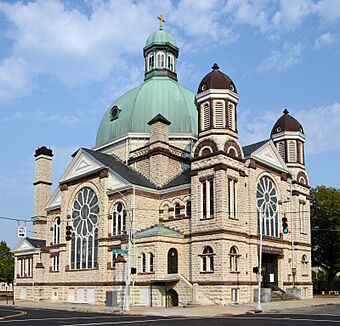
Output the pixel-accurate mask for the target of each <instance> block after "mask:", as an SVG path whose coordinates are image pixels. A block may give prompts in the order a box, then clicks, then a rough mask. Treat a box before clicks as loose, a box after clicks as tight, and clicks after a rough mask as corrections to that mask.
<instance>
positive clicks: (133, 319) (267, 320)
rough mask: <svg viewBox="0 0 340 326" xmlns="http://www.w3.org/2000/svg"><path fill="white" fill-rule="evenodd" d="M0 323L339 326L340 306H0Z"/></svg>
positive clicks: (21, 325) (52, 325)
mask: <svg viewBox="0 0 340 326" xmlns="http://www.w3.org/2000/svg"><path fill="white" fill-rule="evenodd" d="M0 316H1V318H3V319H0V326H5V325H6V326H7V325H10V326H43V325H44V326H45V325H48V326H56V325H58V326H109V325H152V326H164V325H174V326H175V325H176V326H177V325H183V326H191V325H194V326H198V325H208V326H218V325H240V326H243V325H244V326H249V325H250V324H251V325H258V326H260V325H261V326H267V325H268V326H269V325H277V326H279V325H280V326H283V325H289V326H292V325H299V326H300V325H301V326H304V325H331V324H333V325H334V324H335V325H336V324H339V325H340V305H331V306H323V307H317V308H315V307H314V308H308V309H301V310H293V311H285V312H284V313H283V312H277V313H271V314H256V315H241V316H232V317H230V316H218V317H206V318H202V317H197V318H195V317H155V316H143V317H141V316H122V315H104V314H89V313H81V312H71V311H60V310H58V311H57V310H40V309H21V308H10V307H8V306H6V307H2V306H0Z"/></svg>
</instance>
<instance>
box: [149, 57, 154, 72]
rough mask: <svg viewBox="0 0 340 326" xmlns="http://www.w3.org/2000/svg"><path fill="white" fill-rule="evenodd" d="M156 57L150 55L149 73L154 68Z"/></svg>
mask: <svg viewBox="0 0 340 326" xmlns="http://www.w3.org/2000/svg"><path fill="white" fill-rule="evenodd" d="M154 60H155V59H154V55H153V53H151V54H149V58H148V71H150V70H152V69H153V68H154Z"/></svg>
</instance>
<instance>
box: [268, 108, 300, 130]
mask: <svg viewBox="0 0 340 326" xmlns="http://www.w3.org/2000/svg"><path fill="white" fill-rule="evenodd" d="M284 131H299V132H302V133H304V131H303V127H302V125H301V124H300V122H299V121H297V120H296V119H295V118H293V117H292V116H291V115H290V114H289V112H288V110H287V109H284V110H283V115H282V116H281V117H280V118H279V119H278V120H277V121H276V123H275V124H274V127H273V129H272V132H271V136H272V135H274V134H278V133H280V132H284Z"/></svg>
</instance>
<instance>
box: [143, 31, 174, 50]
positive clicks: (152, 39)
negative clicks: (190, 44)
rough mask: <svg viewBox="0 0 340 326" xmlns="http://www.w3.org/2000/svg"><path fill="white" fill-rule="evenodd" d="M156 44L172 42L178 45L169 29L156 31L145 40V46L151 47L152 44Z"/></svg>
mask: <svg viewBox="0 0 340 326" xmlns="http://www.w3.org/2000/svg"><path fill="white" fill-rule="evenodd" d="M154 44H157V45H162V44H164V45H165V44H170V45H172V46H174V47H176V40H175V38H174V37H173V36H171V35H170V34H169V33H168V32H167V31H164V30H163V29H159V30H158V31H156V32H154V33H153V34H151V35H150V36H149V37H148V38H147V40H146V42H145V48H147V47H149V46H150V45H154Z"/></svg>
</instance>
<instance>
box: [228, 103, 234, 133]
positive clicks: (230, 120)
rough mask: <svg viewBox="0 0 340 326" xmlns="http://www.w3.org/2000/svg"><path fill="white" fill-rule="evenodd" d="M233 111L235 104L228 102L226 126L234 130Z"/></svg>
mask: <svg viewBox="0 0 340 326" xmlns="http://www.w3.org/2000/svg"><path fill="white" fill-rule="evenodd" d="M234 112H235V105H234V104H232V103H229V104H228V127H229V129H231V130H234V131H235V117H234Z"/></svg>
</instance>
